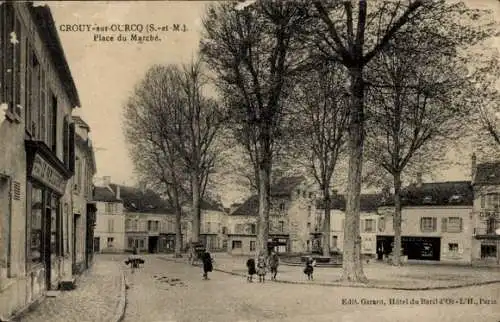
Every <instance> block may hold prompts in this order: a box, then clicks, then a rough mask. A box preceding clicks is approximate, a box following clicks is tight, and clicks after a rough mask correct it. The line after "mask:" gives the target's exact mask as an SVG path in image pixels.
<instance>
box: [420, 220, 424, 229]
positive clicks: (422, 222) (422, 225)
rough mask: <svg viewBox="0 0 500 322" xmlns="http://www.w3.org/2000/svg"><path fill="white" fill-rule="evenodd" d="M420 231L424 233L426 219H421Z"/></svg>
mask: <svg viewBox="0 0 500 322" xmlns="http://www.w3.org/2000/svg"><path fill="white" fill-rule="evenodd" d="M420 231H421V232H424V218H420Z"/></svg>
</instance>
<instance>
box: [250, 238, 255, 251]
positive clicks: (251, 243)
mask: <svg viewBox="0 0 500 322" xmlns="http://www.w3.org/2000/svg"><path fill="white" fill-rule="evenodd" d="M255 244H256V243H255V240H251V241H250V251H251V252H253V251H255Z"/></svg>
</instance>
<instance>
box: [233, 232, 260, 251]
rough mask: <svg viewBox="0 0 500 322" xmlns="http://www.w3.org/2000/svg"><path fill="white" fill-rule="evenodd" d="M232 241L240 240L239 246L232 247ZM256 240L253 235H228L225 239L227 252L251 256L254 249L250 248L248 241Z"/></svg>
mask: <svg viewBox="0 0 500 322" xmlns="http://www.w3.org/2000/svg"><path fill="white" fill-rule="evenodd" d="M233 241H241V246H242V247H241V248H235V249H233V248H232V244H233ZM251 241H256V237H255V236H254V235H243V234H239V235H229V236H228V241H227V252H228V253H229V254H231V255H246V256H253V255H255V251H254V250H251V249H250V242H251Z"/></svg>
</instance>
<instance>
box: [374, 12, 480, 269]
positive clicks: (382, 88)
mask: <svg viewBox="0 0 500 322" xmlns="http://www.w3.org/2000/svg"><path fill="white" fill-rule="evenodd" d="M440 23H442V21H440ZM436 27H437V26H436ZM406 36H407V37H398V36H396V37H395V38H394V39H393V40H391V41H390V42H389V43H388V44H387V46H386V47H384V49H383V50H382V51H381V53H380V55H378V57H376V58H374V59H373V60H372V62H371V64H370V65H369V73H367V76H366V82H367V84H368V87H369V89H370V90H369V94H368V95H367V107H368V108H367V115H368V119H367V122H368V123H367V127H366V128H367V133H368V135H367V143H366V151H365V152H366V156H367V159H369V160H371V161H373V162H374V163H376V164H377V165H378V166H379V167H380V168H381V169H383V171H387V172H388V173H389V174H390V175H391V177H392V186H393V188H394V216H393V221H394V223H393V227H394V249H393V259H392V263H393V264H394V265H397V266H399V265H400V254H401V208H402V205H401V193H402V191H401V189H402V174H403V171H404V170H405V169H406V168H407V167H408V166H409V165H411V162H418V163H420V164H421V165H422V163H423V162H425V163H427V164H435V163H436V161H441V160H443V159H444V157H445V153H446V152H447V148H446V147H447V146H449V145H450V144H451V143H453V141H455V140H457V138H458V137H459V136H460V135H461V134H464V133H463V132H462V131H461V130H463V129H464V125H465V124H466V123H465V122H463V121H464V120H466V119H467V118H468V117H469V115H470V113H469V112H470V104H469V100H468V97H467V95H463V93H470V90H467V88H470V83H469V81H468V77H467V76H468V75H467V69H466V68H465V66H464V65H463V64H462V63H461V60H460V59H457V57H456V44H455V43H453V42H443V41H442V39H440V38H439V37H438V36H437V35H436V34H432V35H431V34H427V33H419V32H418V30H417V31H415V32H414V33H411V34H410V33H407V34H406ZM408 36H410V37H408ZM447 45H449V46H447Z"/></svg>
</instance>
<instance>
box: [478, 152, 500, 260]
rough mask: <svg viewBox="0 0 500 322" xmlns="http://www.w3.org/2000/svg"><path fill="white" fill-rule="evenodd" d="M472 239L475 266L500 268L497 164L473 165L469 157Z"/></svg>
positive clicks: (499, 172) (499, 198)
mask: <svg viewBox="0 0 500 322" xmlns="http://www.w3.org/2000/svg"><path fill="white" fill-rule="evenodd" d="M472 185H473V188H474V205H473V216H472V223H473V239H472V260H473V261H474V262H475V263H483V264H496V265H499V264H500V234H499V231H498V229H500V162H490V163H481V164H478V165H477V166H476V165H475V156H473V181H472Z"/></svg>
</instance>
